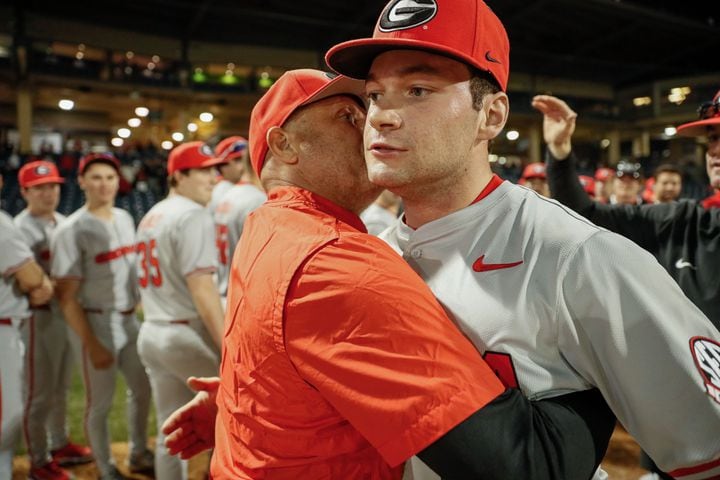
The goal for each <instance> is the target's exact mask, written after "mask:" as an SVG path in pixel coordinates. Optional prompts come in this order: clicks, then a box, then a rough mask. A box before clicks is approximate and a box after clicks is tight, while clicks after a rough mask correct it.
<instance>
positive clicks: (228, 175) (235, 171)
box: [218, 150, 247, 183]
mask: <svg viewBox="0 0 720 480" xmlns="http://www.w3.org/2000/svg"><path fill="white" fill-rule="evenodd" d="M245 155H247V150H246V151H245V153H243V155H241V156H239V157H237V158H233V159H231V160H230V161H229V162H228V163H227V164H225V165H219V166H218V170H219V171H220V175H222V177H223V178H224V179H225V180H227V181H228V182H231V183H237V182H239V181H240V179H242V176H243V173H244V165H245V163H244V159H245Z"/></svg>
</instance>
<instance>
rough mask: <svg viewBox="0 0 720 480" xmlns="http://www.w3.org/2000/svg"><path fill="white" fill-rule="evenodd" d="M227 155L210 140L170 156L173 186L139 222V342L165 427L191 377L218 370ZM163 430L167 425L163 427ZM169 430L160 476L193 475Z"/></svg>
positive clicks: (163, 479)
mask: <svg viewBox="0 0 720 480" xmlns="http://www.w3.org/2000/svg"><path fill="white" fill-rule="evenodd" d="M222 162H223V160H222V159H219V158H214V157H213V152H212V150H211V149H210V147H208V146H207V145H205V144H204V143H203V142H189V143H184V144H182V145H179V146H177V147H175V148H174V149H173V150H172V151H171V152H170V157H169V158H168V166H167V171H168V178H169V184H170V193H169V195H168V197H167V198H166V199H164V200H162V201H161V202H159V203H157V204H156V205H155V206H154V207H153V208H151V209H150V211H149V212H148V213H147V214H146V215H145V217H143V219H142V221H141V222H140V225H139V226H138V232H137V241H138V244H137V245H138V256H137V262H138V272H139V278H138V281H139V284H140V296H141V297H142V304H143V312H144V314H145V321H144V322H143V325H142V327H141V329H140V336H139V338H138V348H139V351H140V357H141V359H142V361H143V363H144V364H145V367H146V368H147V372H148V375H149V376H150V383H151V385H152V390H153V398H154V401H155V411H156V412H157V421H158V426H160V425H162V424H163V422H165V419H166V418H167V417H168V416H169V415H170V413H172V412H173V411H175V410H176V409H177V408H178V407H180V406H181V405H183V404H185V403H186V402H187V401H189V400H190V399H192V397H193V393H192V391H191V390H190V389H188V387H187V385H186V383H185V382H186V380H187V378H188V376H210V375H215V374H216V373H217V369H218V365H219V360H220V355H219V352H220V344H221V343H222V332H223V310H222V306H221V304H220V295H219V293H218V288H217V285H216V283H215V280H214V275H215V272H216V270H217V250H216V247H215V235H214V234H213V220H212V216H211V214H210V211H209V210H208V209H207V208H205V207H206V206H207V204H208V202H209V201H210V197H211V196H212V192H213V186H214V185H215V176H216V170H215V167H216V166H217V165H219V164H221V163H222ZM158 430H159V429H158ZM163 440H164V436H163V435H162V432H160V433H159V434H158V437H157V447H156V449H155V458H156V461H155V478H157V479H158V480H180V479H185V478H187V465H186V463H185V462H182V461H181V460H180V459H179V458H176V457H173V456H170V455H168V453H167V450H166V448H165V445H164V444H163Z"/></svg>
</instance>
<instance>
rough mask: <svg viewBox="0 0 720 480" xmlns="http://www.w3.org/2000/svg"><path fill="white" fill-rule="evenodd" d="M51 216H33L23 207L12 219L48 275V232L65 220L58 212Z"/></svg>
mask: <svg viewBox="0 0 720 480" xmlns="http://www.w3.org/2000/svg"><path fill="white" fill-rule="evenodd" d="M53 217H54V218H53V220H47V219H44V218H40V217H35V216H33V215H30V212H28V210H27V209H25V210H23V211H22V212H20V213H18V214H17V215H16V216H15V218H14V219H13V221H14V222H15V226H16V227H18V228H19V229H20V230H21V231H22V233H23V234H24V235H25V239H26V241H27V243H28V245H30V250H32V252H33V254H34V255H35V261H37V262H38V265H40V266H41V267H42V269H43V270H44V271H45V273H47V274H48V275H49V274H50V234H51V233H52V232H53V231H54V230H55V227H57V225H58V224H59V223H60V222H62V221H63V220H65V215H62V214H60V213H58V212H53Z"/></svg>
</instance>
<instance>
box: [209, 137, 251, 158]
mask: <svg viewBox="0 0 720 480" xmlns="http://www.w3.org/2000/svg"><path fill="white" fill-rule="evenodd" d="M247 148H248V141H247V139H246V138H245V137H241V136H239V135H236V136H233V137H228V138H226V139H224V140H222V141H220V142H219V143H218V144H217V145H215V156H216V157H217V158H219V159H221V160H222V161H223V162H225V163H227V162H229V161H230V160H232V159H234V158H238V157H242V156H243V154H244V153H245V150H247Z"/></svg>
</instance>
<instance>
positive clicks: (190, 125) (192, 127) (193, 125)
mask: <svg viewBox="0 0 720 480" xmlns="http://www.w3.org/2000/svg"><path fill="white" fill-rule="evenodd" d="M187 129H188V132H197V131H198V126H197V123H193V122H190V123H188V124H187Z"/></svg>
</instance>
